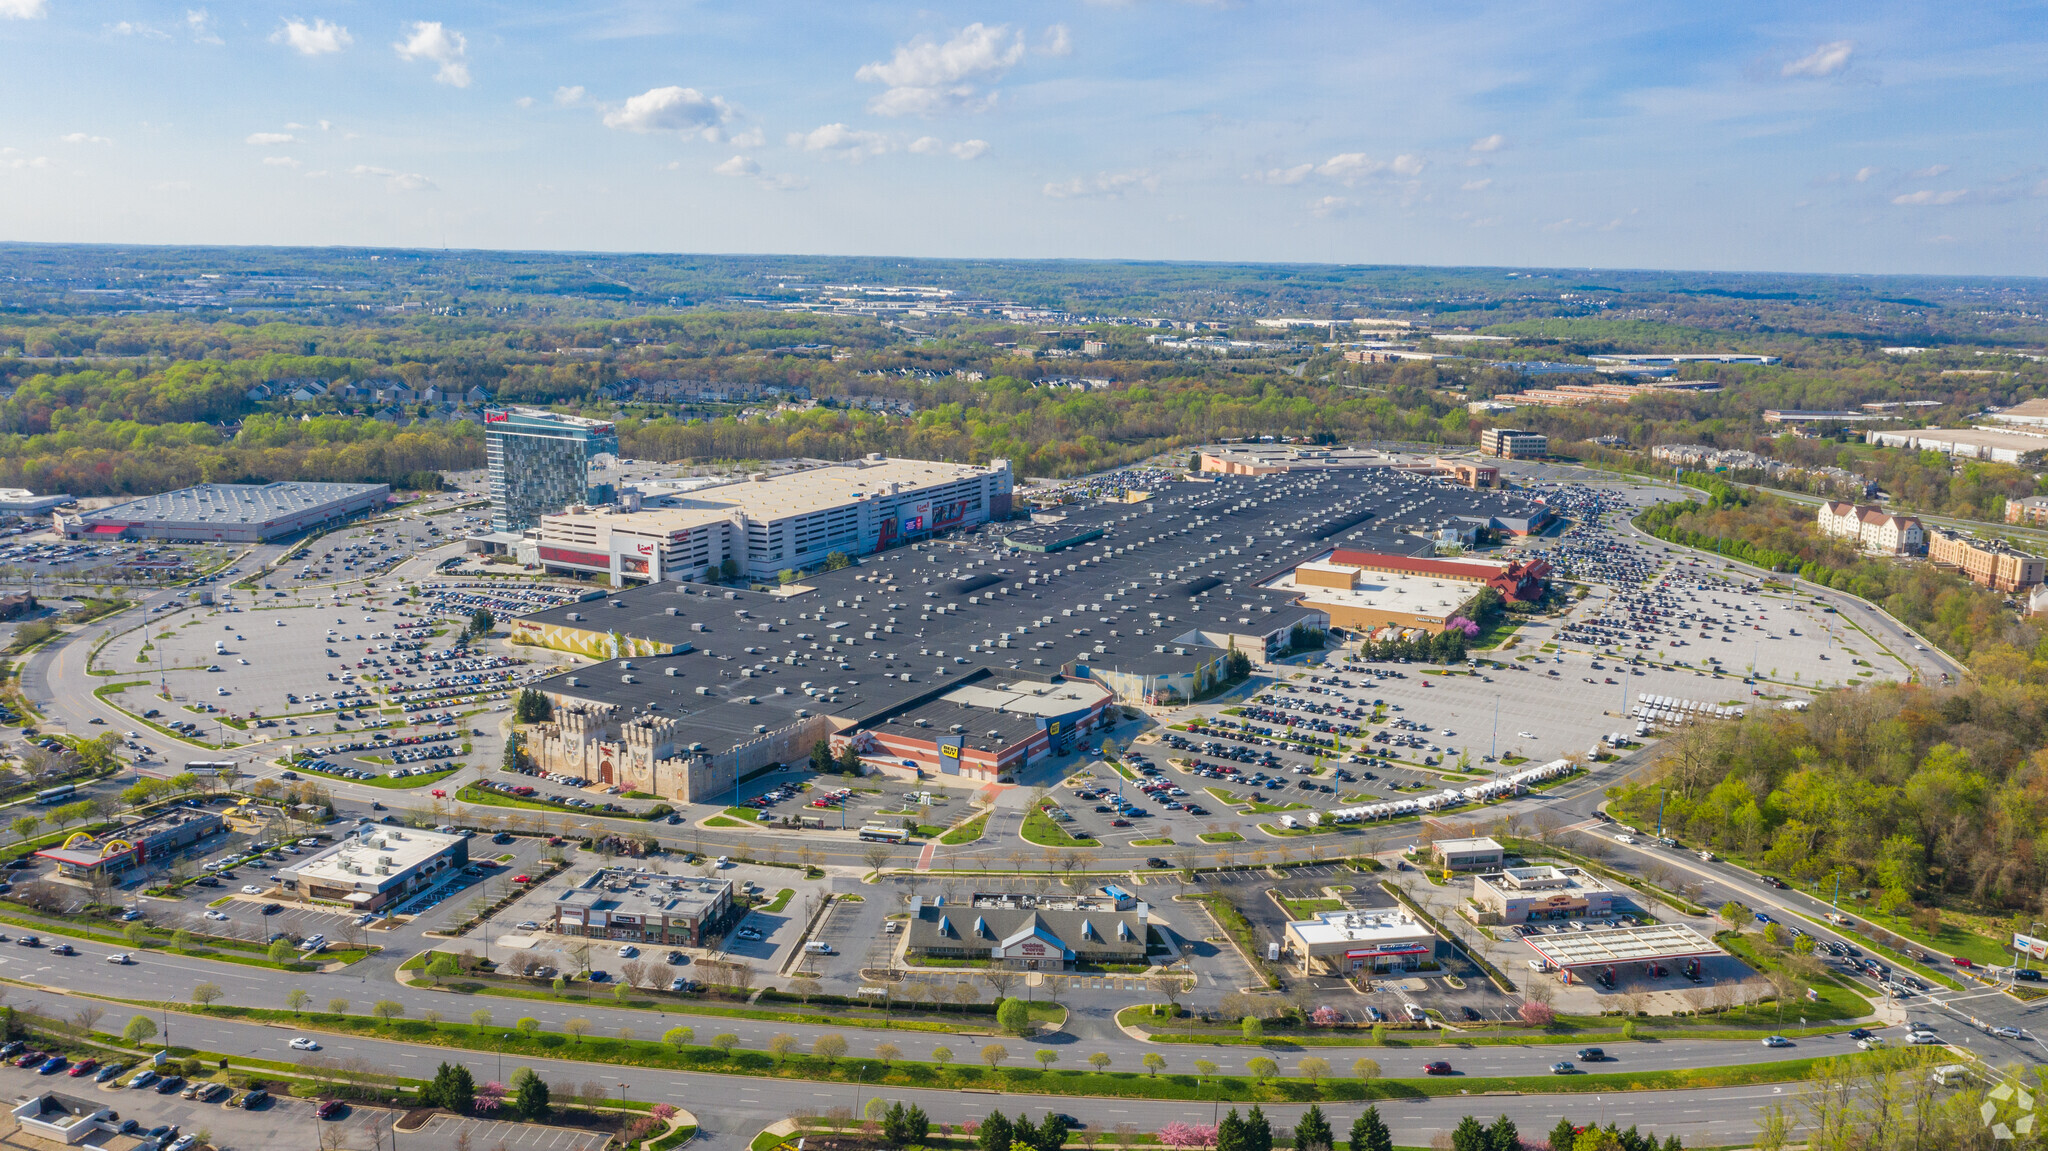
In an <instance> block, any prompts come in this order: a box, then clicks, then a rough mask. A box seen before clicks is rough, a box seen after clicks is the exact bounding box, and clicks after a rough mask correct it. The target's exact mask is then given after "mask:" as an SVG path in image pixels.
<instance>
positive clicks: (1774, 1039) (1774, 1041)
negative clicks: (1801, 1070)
mask: <svg viewBox="0 0 2048 1151" xmlns="http://www.w3.org/2000/svg"><path fill="white" fill-rule="evenodd" d="M1858 1042H1869V1041H1868V1040H1859V1041H1858ZM1764 1046H1765V1047H1790V1046H1792V1041H1791V1040H1790V1039H1787V1038H1785V1037H1784V1036H1783V1035H1766V1036H1764Z"/></svg>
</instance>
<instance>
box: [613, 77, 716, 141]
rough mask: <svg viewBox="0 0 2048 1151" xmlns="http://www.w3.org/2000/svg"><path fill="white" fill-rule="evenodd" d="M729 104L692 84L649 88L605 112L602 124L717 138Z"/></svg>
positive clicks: (627, 128) (628, 130) (635, 130)
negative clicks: (685, 86)
mask: <svg viewBox="0 0 2048 1151" xmlns="http://www.w3.org/2000/svg"><path fill="white" fill-rule="evenodd" d="M731 118H732V105H730V104H727V103H726V102H725V101H724V100H721V99H719V98H718V97H716V96H706V95H705V94H704V93H702V92H699V91H697V90H696V89H695V88H679V87H676V86H675V85H670V86H668V87H666V88H650V89H648V90H647V91H645V92H642V93H640V94H639V95H638V96H634V97H631V98H629V99H628V100H627V101H626V102H625V103H624V104H621V105H620V106H618V107H616V108H612V109H609V110H607V111H606V112H605V114H604V126H605V127H607V128H619V129H622V130H624V131H627V132H682V133H684V134H686V135H697V136H702V137H703V138H704V139H706V140H713V141H715V140H717V139H718V135H719V125H721V124H723V123H725V122H726V121H727V120H729V119H731Z"/></svg>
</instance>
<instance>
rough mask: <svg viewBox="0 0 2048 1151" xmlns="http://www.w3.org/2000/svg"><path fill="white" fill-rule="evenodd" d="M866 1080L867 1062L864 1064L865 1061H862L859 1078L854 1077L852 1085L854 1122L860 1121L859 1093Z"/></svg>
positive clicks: (865, 1084)
mask: <svg viewBox="0 0 2048 1151" xmlns="http://www.w3.org/2000/svg"><path fill="white" fill-rule="evenodd" d="M867 1081H868V1065H867V1064H865V1063H863V1064H861V1065H860V1078H859V1079H856V1080H855V1081H854V1086H853V1121H854V1122H856V1123H858V1122H860V1094H861V1088H863V1087H865V1086H867Z"/></svg>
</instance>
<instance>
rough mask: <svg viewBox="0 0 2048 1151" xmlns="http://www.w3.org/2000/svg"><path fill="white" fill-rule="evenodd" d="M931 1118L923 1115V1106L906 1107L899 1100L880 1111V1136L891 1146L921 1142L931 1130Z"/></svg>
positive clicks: (912, 1105)
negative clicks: (885, 1109)
mask: <svg viewBox="0 0 2048 1151" xmlns="http://www.w3.org/2000/svg"><path fill="white" fill-rule="evenodd" d="M931 1126H932V1125H931V1120H929V1119H927V1118H926V1117H925V1113H924V1108H922V1107H919V1106H917V1105H916V1104H914V1103H913V1104H911V1105H910V1106H908V1107H906V1106H904V1105H903V1103H902V1101H901V1100H898V1101H897V1102H894V1103H891V1104H890V1105H889V1109H888V1110H887V1111H884V1112H883V1113H882V1138H883V1139H885V1140H887V1141H888V1143H889V1146H891V1147H903V1146H907V1145H909V1144H913V1143H923V1142H924V1140H925V1136H926V1135H927V1134H929V1133H930V1131H931Z"/></svg>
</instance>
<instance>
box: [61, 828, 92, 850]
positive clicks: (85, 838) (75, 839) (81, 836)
mask: <svg viewBox="0 0 2048 1151" xmlns="http://www.w3.org/2000/svg"><path fill="white" fill-rule="evenodd" d="M97 842H98V840H95V839H94V838H93V837H92V836H90V835H87V834H86V833H85V832H82V831H74V832H72V833H71V838H69V839H67V840H65V841H64V850H65V851H70V850H71V849H72V848H74V847H77V846H78V845H79V844H81V843H85V844H91V843H97Z"/></svg>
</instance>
